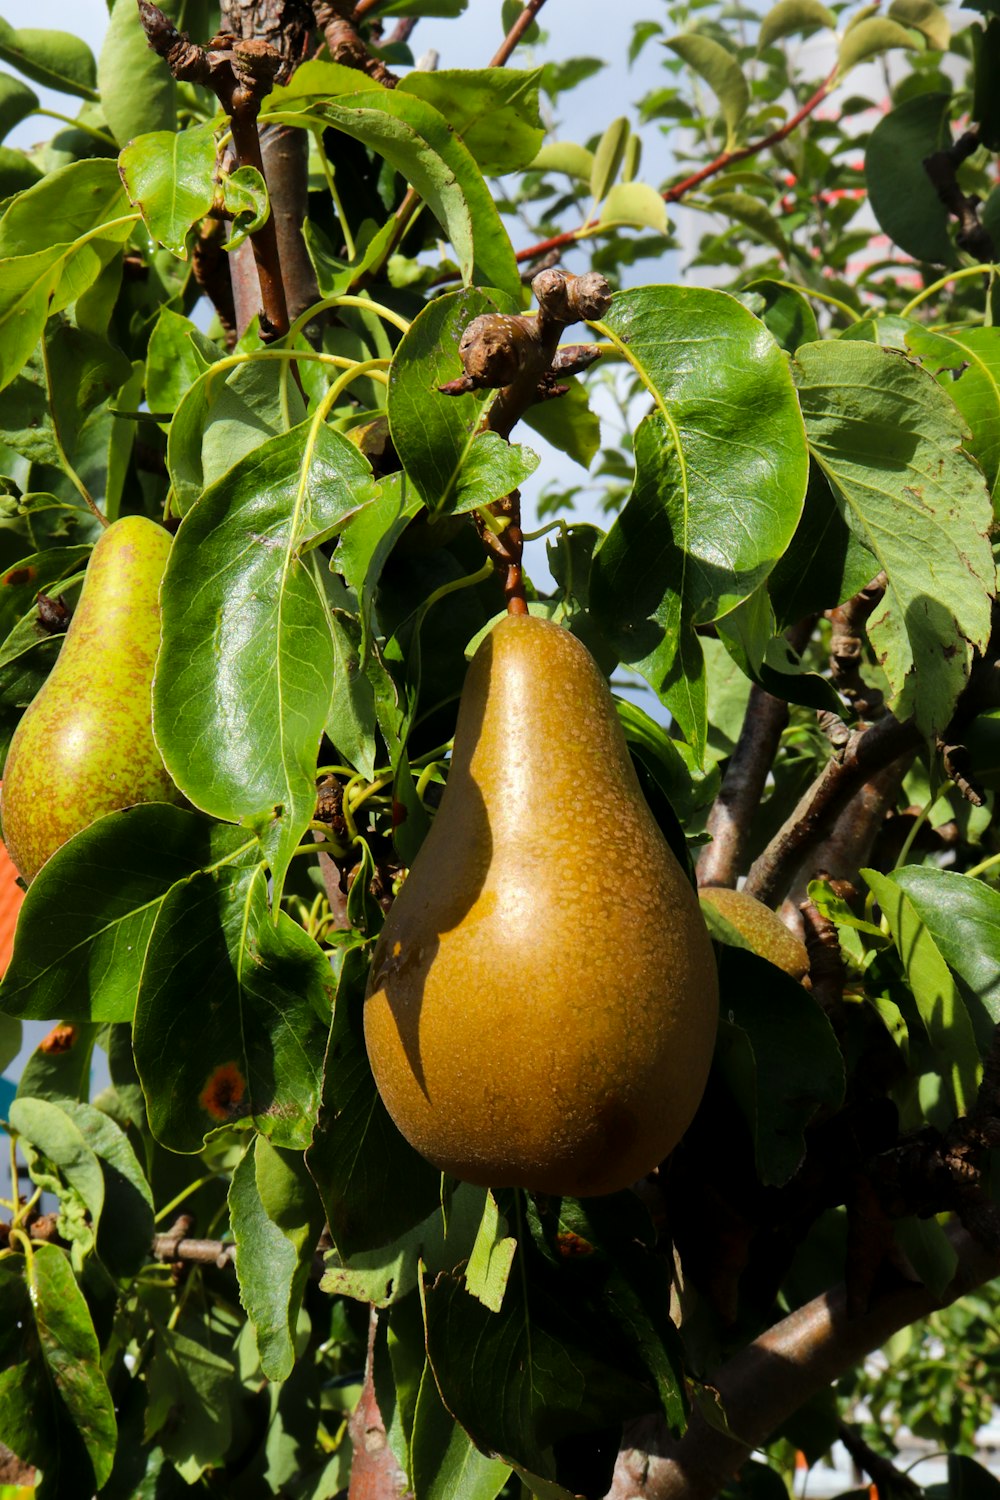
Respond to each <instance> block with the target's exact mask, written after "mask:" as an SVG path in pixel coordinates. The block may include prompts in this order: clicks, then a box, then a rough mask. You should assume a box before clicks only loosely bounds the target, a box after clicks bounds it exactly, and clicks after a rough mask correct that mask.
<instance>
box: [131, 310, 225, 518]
mask: <svg viewBox="0 0 1000 1500" xmlns="http://www.w3.org/2000/svg"><path fill="white" fill-rule="evenodd" d="M219 357H220V352H219V349H218V346H217V345H216V344H213V342H212V340H211V339H209V338H207V337H206V336H205V334H203V333H202V331H201V329H200V328H198V327H197V326H196V325H195V324H194V323H192V322H191V319H190V318H182V317H181V315H180V314H179V313H176V312H174V311H173V309H172V308H170V307H167V306H164V307H161V308H160V315H159V317H158V318H157V320H156V323H155V325H154V327H153V332H152V334H151V335H150V339H149V344H148V345H147V348H146V400H147V402H148V404H149V409H150V411H153V412H168V413H172V412H175V411H176V410H177V408H178V406H179V405H180V403H181V400H182V399H183V397H184V396H185V395H186V394H187V392H188V391H189V390H190V388H191V386H193V385H194V383H195V381H196V380H198V379H200V377H201V376H202V375H203V374H204V373H205V367H206V365H210V364H214V363H215V361H216V360H218V359H219ZM214 477H217V476H214ZM194 498H197V497H194ZM188 508H189V507H187V506H184V507H183V509H185V510H186V509H188Z"/></svg>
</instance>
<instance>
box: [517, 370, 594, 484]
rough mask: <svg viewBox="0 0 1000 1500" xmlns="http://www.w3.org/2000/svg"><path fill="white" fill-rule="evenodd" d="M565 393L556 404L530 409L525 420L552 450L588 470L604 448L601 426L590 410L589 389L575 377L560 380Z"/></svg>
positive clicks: (540, 404) (541, 405) (539, 403)
mask: <svg viewBox="0 0 1000 1500" xmlns="http://www.w3.org/2000/svg"><path fill="white" fill-rule="evenodd" d="M559 384H560V385H565V386H566V387H567V390H566V394H565V395H564V396H560V397H559V399H558V400H557V401H539V402H538V403H537V404H536V405H535V406H529V407H528V410H527V411H526V412H525V414H524V417H523V418H522V420H523V421H524V422H525V423H526V424H527V426H528V427H530V428H531V429H532V431H533V432H537V433H538V434H539V436H540V437H543V438H544V439H545V441H546V442H547V443H551V444H552V446H553V448H558V450H559V452H560V453H565V454H566V455H567V457H569V458H572V459H573V460H574V462H575V463H578V464H579V465H580V467H581V468H583V469H589V468H590V465H591V463H592V462H593V458H594V454H595V453H596V452H597V451H598V449H599V448H600V446H601V423H600V418H599V417H598V415H597V413H596V412H595V411H594V410H593V409H592V408H591V405H590V400H589V398H588V396H587V388H586V386H585V385H583V383H582V382H581V381H579V380H577V379H575V378H574V377H573V376H567V378H566V379H565V380H560V382H559Z"/></svg>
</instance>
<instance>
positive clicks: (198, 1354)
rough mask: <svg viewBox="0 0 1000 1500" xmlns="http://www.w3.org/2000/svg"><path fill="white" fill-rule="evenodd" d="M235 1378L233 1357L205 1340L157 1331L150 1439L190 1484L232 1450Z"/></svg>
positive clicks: (149, 1380)
mask: <svg viewBox="0 0 1000 1500" xmlns="http://www.w3.org/2000/svg"><path fill="white" fill-rule="evenodd" d="M235 1374H236V1372H235V1370H234V1368H233V1366H232V1365H231V1364H230V1363H229V1361H228V1360H227V1359H223V1358H222V1357H221V1356H220V1355H218V1354H216V1353H214V1351H213V1350H212V1349H210V1348H209V1347H208V1346H207V1344H205V1343H202V1342H201V1341H200V1340H198V1339H194V1338H191V1337H189V1336H188V1335H187V1334H184V1333H180V1332H178V1331H177V1329H174V1328H169V1327H167V1328H157V1329H156V1336H155V1341H154V1344H153V1353H152V1356H151V1358H150V1360H149V1365H148V1367H147V1372H146V1385H147V1390H148V1402H147V1406H146V1418H145V1424H144V1426H145V1433H144V1435H145V1437H146V1438H147V1439H149V1438H151V1437H155V1438H156V1439H157V1442H158V1443H159V1445H160V1447H162V1449H163V1452H164V1454H165V1455H166V1457H167V1458H168V1459H172V1460H173V1462H174V1464H175V1465H176V1468H177V1470H178V1472H179V1473H180V1476H181V1478H182V1479H184V1480H185V1481H186V1482H187V1483H188V1484H189V1485H192V1484H194V1483H195V1481H196V1480H197V1479H198V1478H199V1477H200V1475H201V1474H202V1473H203V1472H204V1471H205V1469H207V1468H208V1467H209V1466H211V1465H214V1464H217V1463H219V1462H220V1461H221V1460H222V1459H223V1457H224V1456H225V1453H226V1450H227V1449H228V1447H229V1443H230V1439H231V1436H232V1382H233V1379H234V1376H235Z"/></svg>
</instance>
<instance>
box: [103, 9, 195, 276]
mask: <svg viewBox="0 0 1000 1500" xmlns="http://www.w3.org/2000/svg"><path fill="white" fill-rule="evenodd" d="M124 3H125V0H118V4H124ZM116 8H117V7H116ZM160 66H161V67H162V64H161V65H160ZM120 163H121V174H122V181H123V182H124V183H125V188H126V191H127V192H128V196H129V199H130V200H131V202H132V203H133V205H134V206H135V207H136V208H137V209H138V210H139V212H140V213H141V214H142V217H143V219H144V221H145V223H146V226H147V228H148V229H149V232H150V234H151V235H152V236H153V238H154V239H155V240H157V241H158V242H159V243H160V244H161V245H163V246H165V247H166V249H168V250H169V251H171V253H172V254H174V255H176V256H178V257H179V258H180V259H181V260H187V258H188V255H189V253H190V250H191V246H192V244H193V243H194V239H195V233H196V230H197V227H198V225H199V224H200V222H201V220H202V219H203V218H204V217H205V215H206V214H207V213H208V211H209V209H210V208H211V207H212V204H213V202H214V201H215V193H216V186H215V126H214V124H213V123H212V121H208V123H207V124H205V125H192V126H189V127H188V129H187V130H179V131H176V132H175V131H172V130H156V131H153V132H152V133H151V134H149V135H140V136H139V137H138V139H137V140H134V141H132V142H131V143H130V144H129V145H128V146H126V147H125V150H124V151H123V152H122V154H121V158H120Z"/></svg>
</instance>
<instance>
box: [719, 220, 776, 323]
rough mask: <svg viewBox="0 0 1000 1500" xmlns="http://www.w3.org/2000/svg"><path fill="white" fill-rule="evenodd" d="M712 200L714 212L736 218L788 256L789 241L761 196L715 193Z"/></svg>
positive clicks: (758, 236) (768, 243)
mask: <svg viewBox="0 0 1000 1500" xmlns="http://www.w3.org/2000/svg"><path fill="white" fill-rule="evenodd" d="M710 202H711V205H712V212H713V213H720V214H725V216H726V217H727V218H729V219H736V220H737V221H738V222H739V223H740V224H744V225H746V227H747V229H750V230H752V231H753V233H754V234H755V235H756V236H757V238H758V239H761V240H763V241H764V243H765V244H767V245H773V246H774V248H775V249H776V250H777V251H778V253H779V255H781V256H783V257H785V259H787V258H788V253H789V250H788V241H787V240H786V239H785V236H784V235H783V234H782V232H781V226H780V225H779V224H778V221H777V220H776V219H775V217H774V215H773V214H772V213H771V210H770V209H769V208H768V206H767V204H766V203H762V202H761V200H760V199H759V198H754V197H753V196H752V195H751V194H750V193H714V194H713V195H712V198H711V199H710ZM765 321H766V319H765Z"/></svg>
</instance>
